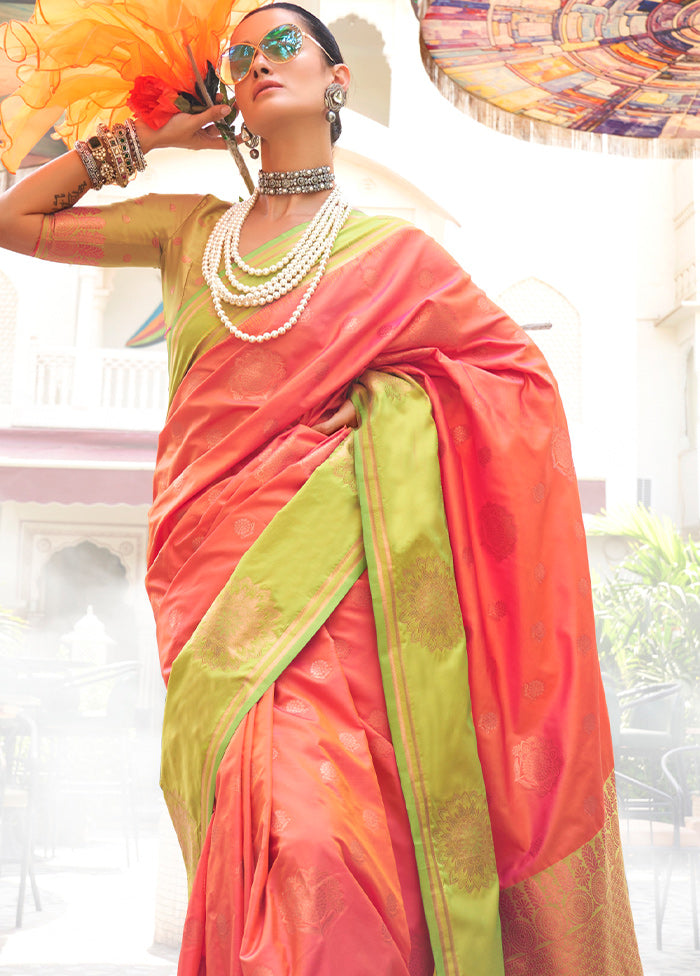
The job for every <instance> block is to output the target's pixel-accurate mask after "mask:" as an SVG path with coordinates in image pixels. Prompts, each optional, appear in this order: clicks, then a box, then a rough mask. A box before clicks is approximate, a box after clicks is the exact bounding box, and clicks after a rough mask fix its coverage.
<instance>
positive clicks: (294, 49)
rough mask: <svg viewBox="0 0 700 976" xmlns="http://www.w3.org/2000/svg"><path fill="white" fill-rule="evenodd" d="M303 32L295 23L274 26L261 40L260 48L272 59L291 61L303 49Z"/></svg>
mask: <svg viewBox="0 0 700 976" xmlns="http://www.w3.org/2000/svg"><path fill="white" fill-rule="evenodd" d="M302 41H303V37H302V33H301V31H300V30H299V28H298V27H297V26H296V25H295V24H282V25H281V27H274V28H273V29H272V30H271V31H270V32H269V33H268V34H266V35H265V36H264V37H263V39H262V41H260V50H261V51H262V52H263V54H264V55H265V57H266V58H269V59H270V61H276V62H278V63H280V62H282V61H291V59H292V58H295V57H296V56H297V54H298V53H299V51H300V50H301V44H302Z"/></svg>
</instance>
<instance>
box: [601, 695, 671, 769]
mask: <svg viewBox="0 0 700 976" xmlns="http://www.w3.org/2000/svg"><path fill="white" fill-rule="evenodd" d="M617 701H618V704H619V711H620V720H621V721H620V729H619V733H618V743H617V746H618V750H619V753H620V755H621V756H629V757H632V758H640V759H651V760H652V761H654V762H655V763H657V762H660V760H661V756H662V755H663V754H664V753H665V752H667V751H668V750H669V749H675V748H677V747H678V746H680V745H682V743H683V738H684V731H685V730H684V717H683V686H682V684H681V683H680V682H679V681H668V682H662V683H659V684H649V685H637V686H636V687H634V688H628V689H626V690H624V691H620V692H618V693H617Z"/></svg>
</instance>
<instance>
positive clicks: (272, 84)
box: [253, 81, 282, 101]
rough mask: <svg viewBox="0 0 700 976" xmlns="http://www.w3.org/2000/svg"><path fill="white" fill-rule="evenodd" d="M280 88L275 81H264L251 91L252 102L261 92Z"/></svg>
mask: <svg viewBox="0 0 700 976" xmlns="http://www.w3.org/2000/svg"><path fill="white" fill-rule="evenodd" d="M281 87H282V86H281V85H280V84H278V83H277V82H276V81H264V82H262V84H260V85H256V87H255V88H254V89H253V101H255V99H256V98H257V97H258V95H260V93H261V92H264V91H268V89H270V88H281Z"/></svg>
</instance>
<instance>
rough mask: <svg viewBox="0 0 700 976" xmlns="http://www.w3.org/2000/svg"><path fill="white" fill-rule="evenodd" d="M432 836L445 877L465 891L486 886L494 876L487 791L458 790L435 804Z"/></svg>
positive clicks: (491, 881) (494, 868)
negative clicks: (445, 799) (459, 791)
mask: <svg viewBox="0 0 700 976" xmlns="http://www.w3.org/2000/svg"><path fill="white" fill-rule="evenodd" d="M432 828H433V837H434V839H435V845H436V847H437V849H438V856H439V859H440V861H441V864H442V867H443V871H444V875H445V878H446V880H447V881H448V882H449V883H450V884H453V885H456V886H457V887H458V888H462V889H464V890H465V891H475V890H478V889H479V888H486V887H487V886H488V885H490V884H492V883H493V881H494V879H495V878H496V861H495V859H494V854H493V840H492V838H491V827H490V821H489V811H488V806H487V803H486V794H485V793H483V792H480V791H478V790H470V791H468V792H464V793H458V794H456V795H455V796H453V797H451V798H450V799H449V800H447V801H445V802H444V803H441V804H439V805H438V806H437V807H436V810H435V813H434V816H433V820H432Z"/></svg>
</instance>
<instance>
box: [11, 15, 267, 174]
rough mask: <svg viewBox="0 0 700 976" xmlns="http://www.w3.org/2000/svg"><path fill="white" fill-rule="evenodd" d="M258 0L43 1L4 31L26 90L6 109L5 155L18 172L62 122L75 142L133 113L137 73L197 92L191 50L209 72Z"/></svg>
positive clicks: (68, 137)
mask: <svg viewBox="0 0 700 976" xmlns="http://www.w3.org/2000/svg"><path fill="white" fill-rule="evenodd" d="M257 6H259V4H258V2H257V0H208V2H205V0H37V3H36V6H35V8H34V13H33V15H32V17H31V18H30V20H29V21H28V22H24V21H19V20H12V21H10V22H9V23H6V24H3V25H2V26H1V27H0V47H1V48H2V49H4V52H5V55H6V57H7V58H8V59H9V61H10V62H12V63H14V64H16V65H17V79H18V81H19V83H20V84H19V87H18V88H17V89H16V91H15V92H13V94H11V95H9V96H8V97H7V98H6V99H5V100H4V101H3V103H2V105H1V106H0V122H1V123H2V150H1V151H0V160H2V162H3V164H4V166H5V167H6V168H7V169H8V170H9V171H10V172H13V173H14V172H16V170H17V167H18V166H19V164H20V163H21V161H22V159H23V158H24V157H25V156H26V155H27V153H28V152H29V151H30V150H31V148H32V147H33V146H34V145H35V143H36V142H37V141H38V140H39V139H40V138H41V137H42V136H43V135H45V133H46V132H47V131H48V130H49V129H50V128H51V126H52V125H54V124H56V123H59V119H61V117H62V116H63V115H64V113H65V118H64V119H63V120H62V121H61V122H60V124H56V132H57V133H58V135H59V136H60V137H61V138H62V139H63V141H64V142H65V143H66V145H68V146H72V145H73V144H74V143H75V141H76V140H77V139H84V138H85V137H86V136H88V135H92V134H93V133H94V130H95V128H96V126H97V123H98V122H103V123H105V124H106V125H112V124H114V123H115V122H120V121H124V119H126V118H128V117H129V116H130V115H132V114H133V112H132V110H131V109H130V108H129V106H128V105H127V102H128V99H129V96H130V94H131V92H132V89H133V87H134V84H135V82H136V80H137V79H138V78H141V77H150V78H155V79H158V80H159V81H160V82H162V83H163V84H164V85H165V86H167V88H168V89H170V90H172V91H176V92H177V91H189V92H194V91H195V78H194V73H193V70H192V66H191V63H190V60H189V56H188V54H187V45H190V46H191V49H192V52H193V54H194V57H195V60H196V62H197V66H198V68H199V69H200V71H201V72H202V73H203V74H205V73H206V66H207V61H211V62H212V63H213V64H216V61H217V60H218V55H219V52H220V50H221V47H222V45H223V44H224V43H225V42H226V40H227V38H228V37H229V35H230V33H231V31H232V30H233V28H234V27H235V25H236V24H237V23H238V21H239V20H240V19H241V18H242V17H243V16H244V15H245V14H246V13H247V12H248V11H250V10H253V9H255V8H256V7H257Z"/></svg>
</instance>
